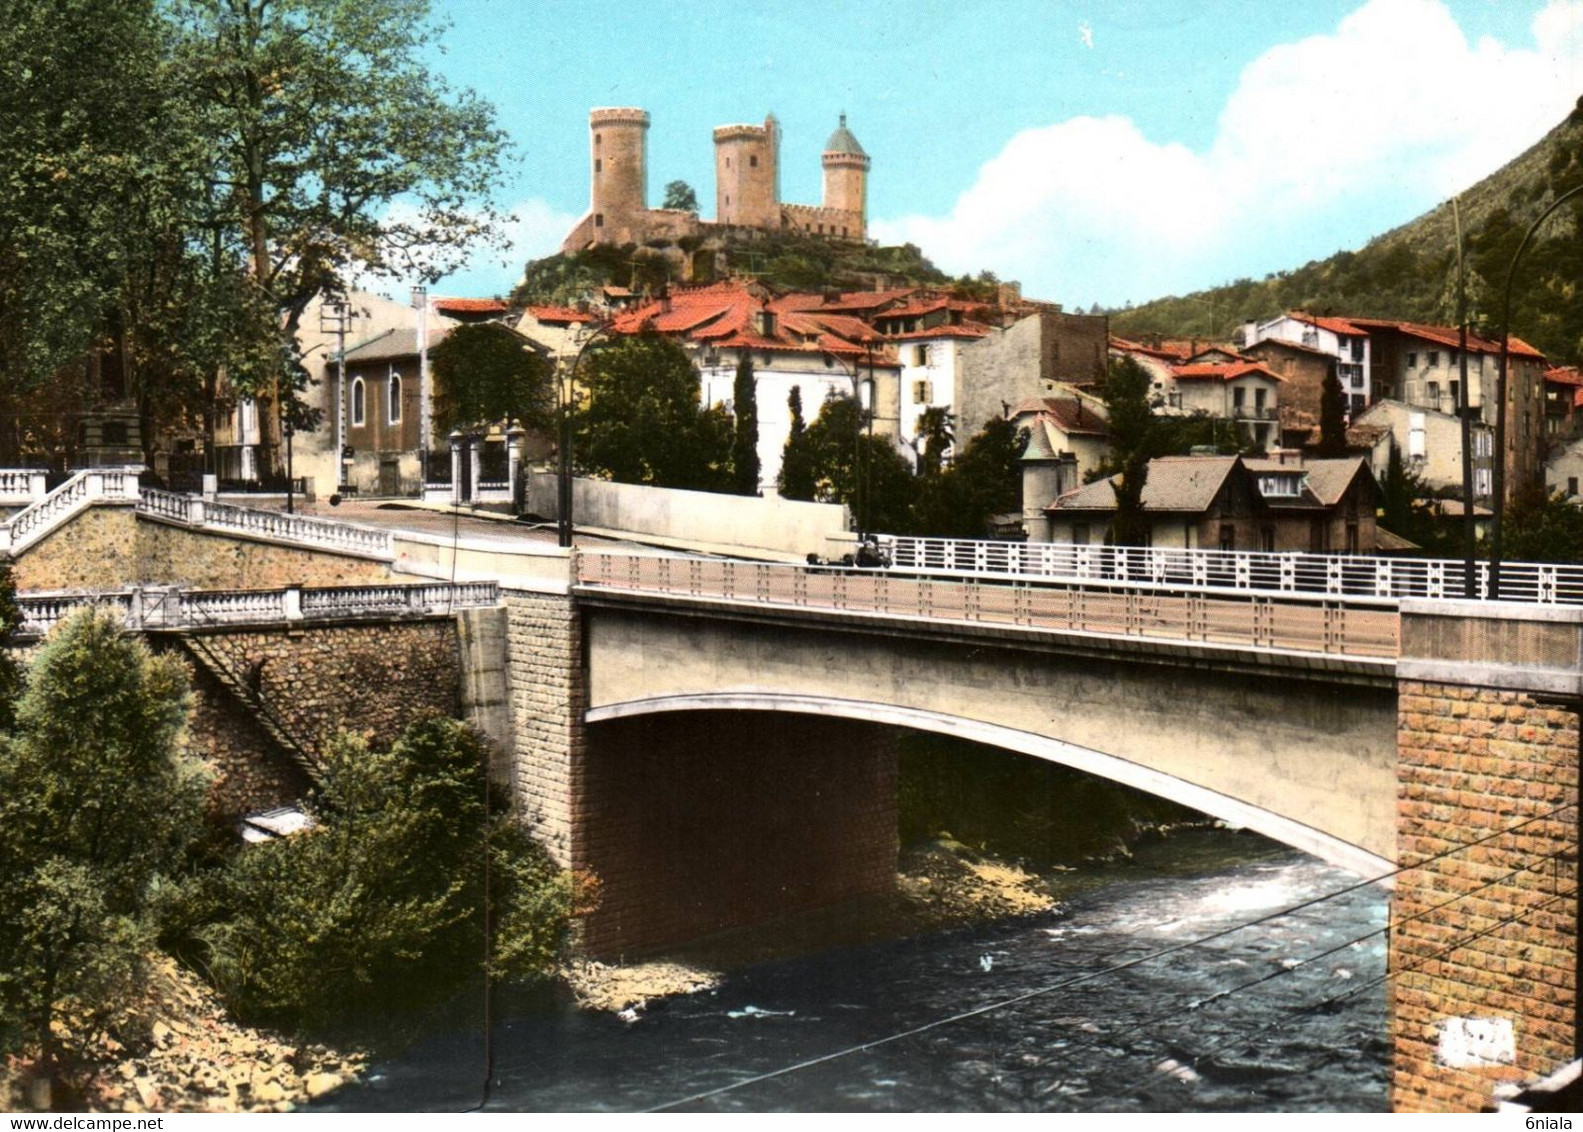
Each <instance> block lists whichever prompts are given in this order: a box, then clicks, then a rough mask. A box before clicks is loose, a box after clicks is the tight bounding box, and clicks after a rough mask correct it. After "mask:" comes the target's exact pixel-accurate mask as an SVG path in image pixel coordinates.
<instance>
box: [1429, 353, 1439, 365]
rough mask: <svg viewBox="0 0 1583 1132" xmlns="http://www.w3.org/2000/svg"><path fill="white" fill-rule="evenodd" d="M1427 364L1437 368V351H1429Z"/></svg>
mask: <svg viewBox="0 0 1583 1132" xmlns="http://www.w3.org/2000/svg"><path fill="white" fill-rule="evenodd" d="M1429 364H1430V365H1431V366H1437V365H1439V364H1440V351H1439V350H1430V351H1429Z"/></svg>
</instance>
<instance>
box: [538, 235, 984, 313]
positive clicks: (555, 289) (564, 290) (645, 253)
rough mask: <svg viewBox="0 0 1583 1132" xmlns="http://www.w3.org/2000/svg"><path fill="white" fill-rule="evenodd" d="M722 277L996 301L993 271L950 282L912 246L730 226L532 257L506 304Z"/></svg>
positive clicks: (562, 300)
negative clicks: (949, 293)
mask: <svg viewBox="0 0 1583 1132" xmlns="http://www.w3.org/2000/svg"><path fill="white" fill-rule="evenodd" d="M726 275H737V276H752V277H753V278H756V279H759V280H760V281H762V282H764V283H766V284H768V285H770V286H771V287H774V288H776V289H780V290H819V289H822V288H826V287H834V288H839V289H841V290H844V291H860V290H872V289H875V288H892V287H909V286H930V287H949V288H951V289H953V290H956V291H958V292H960V293H962V294H963V295H964V297H968V298H974V299H985V300H993V299H994V298H995V292H996V287H997V285H998V283H999V280H997V279H996V278H995V276H994V275H993V274H991V273H990V272H983V273H981V274H980V275H979V276H978V277H977V278H972V277H969V276H962V277H961V278H959V279H952V278H951V277H950V276H949V275H947V274H946V273H945V272H943V271H941V270H940V269H939V268H937V267H935V266H934V264H932V263H930V262H929V260H928V258H927V257H925V256H924V254H923V253H922V252H921V251H920V250H919V249H918V248H917V247H915V246H914V245H912V244H903V245H901V246H900V247H878V246H874V245H871V244H862V243H847V242H842V241H832V240H823V239H819V238H817V237H812V236H804V235H801V234H799V233H793V232H786V233H766V232H752V233H751V234H749V233H747V232H745V231H744V232H736V231H728V232H726V233H723V234H722V235H717V236H711V237H709V238H707V239H702V240H700V239H690V238H684V239H681V240H676V241H674V242H654V243H650V244H644V245H641V246H639V245H627V246H625V247H611V246H604V247H593V248H589V249H588V250H587V251H583V252H577V253H574V254H572V255H559V254H557V255H552V256H546V257H545V258H544V259H537V260H533V261H532V262H531V263H529V264H528V265H527V268H526V269H525V271H524V272H523V277H522V282H520V283H518V284H517V287H516V289H515V290H514V291H513V292H512V293H511V301H512V302H513V303H516V304H527V303H569V302H575V301H576V300H577V299H579V298H582V297H584V296H586V295H588V294H589V293H590V292H592V291H596V290H598V288H600V287H603V286H607V285H615V286H619V287H631V288H633V289H634V290H641V289H643V288H645V287H648V288H650V289H654V290H657V289H658V288H660V287H661V286H664V285H665V284H667V283H686V284H703V283H712V282H714V281H715V280H716V279H719V278H722V277H724V276H726Z"/></svg>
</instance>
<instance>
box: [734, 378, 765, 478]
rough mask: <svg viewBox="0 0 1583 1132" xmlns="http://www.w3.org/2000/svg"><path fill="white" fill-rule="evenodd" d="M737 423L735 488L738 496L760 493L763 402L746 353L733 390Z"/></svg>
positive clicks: (735, 432) (735, 437)
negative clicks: (760, 406) (760, 441)
mask: <svg viewBox="0 0 1583 1132" xmlns="http://www.w3.org/2000/svg"><path fill="white" fill-rule="evenodd" d="M731 403H732V406H733V408H734V409H735V410H736V414H735V415H736V423H735V426H734V428H733V430H732V436H731V486H732V490H733V491H735V492H736V493H737V494H738V495H757V494H758V493H759V400H758V383H757V382H756V381H755V380H754V377H753V359H752V357H751V356H750V355H749V354H748V352H747V351H746V350H743V351H742V357H741V358H740V359H738V361H737V374H736V381H735V383H734V384H733V385H732V388H731Z"/></svg>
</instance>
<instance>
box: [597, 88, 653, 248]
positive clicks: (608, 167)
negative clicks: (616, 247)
mask: <svg viewBox="0 0 1583 1132" xmlns="http://www.w3.org/2000/svg"><path fill="white" fill-rule="evenodd" d="M588 132H589V156H590V160H591V162H592V166H593V173H592V176H591V177H590V178H589V183H590V184H591V185H592V186H593V189H592V192H591V194H590V198H591V199H590V205H589V208H590V211H591V213H592V218H593V226H594V230H593V233H592V236H593V239H594V241H595V242H596V243H624V242H626V237H623V236H622V235H620V233H619V230H621V229H627V228H630V227H631V226H632V223H633V221H634V220H636V219H638V217H639V215H640V214H641V213H643V212H644V211H645V210H646V209H647V208H648V206H649V115H648V111H646V110H639V109H636V108H635V107H630V106H624V107H613V106H606V107H600V108H598V109H595V110H592V111H590V112H589V114H588Z"/></svg>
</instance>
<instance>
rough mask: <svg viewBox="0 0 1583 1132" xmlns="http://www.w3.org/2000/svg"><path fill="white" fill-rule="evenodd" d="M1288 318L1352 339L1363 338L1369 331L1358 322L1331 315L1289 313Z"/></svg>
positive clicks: (1287, 313)
mask: <svg viewBox="0 0 1583 1132" xmlns="http://www.w3.org/2000/svg"><path fill="white" fill-rule="evenodd" d="M1286 317H1288V318H1292V319H1296V320H1297V321H1298V322H1306V323H1308V325H1309V326H1317V327H1318V328H1319V329H1320V330H1328V331H1330V333H1332V334H1345V335H1347V336H1349V337H1352V338H1362V337H1364V336H1365V335H1366V334H1368V331H1367V330H1365V329H1363V328H1362V326H1360V325H1359V323H1358V322H1354V321H1353V320H1351V319H1345V318H1332V317H1331V316H1330V315H1321V314H1308V313H1306V312H1305V311H1287V312H1286Z"/></svg>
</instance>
